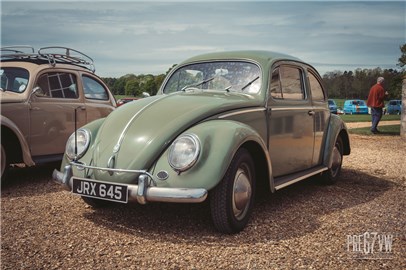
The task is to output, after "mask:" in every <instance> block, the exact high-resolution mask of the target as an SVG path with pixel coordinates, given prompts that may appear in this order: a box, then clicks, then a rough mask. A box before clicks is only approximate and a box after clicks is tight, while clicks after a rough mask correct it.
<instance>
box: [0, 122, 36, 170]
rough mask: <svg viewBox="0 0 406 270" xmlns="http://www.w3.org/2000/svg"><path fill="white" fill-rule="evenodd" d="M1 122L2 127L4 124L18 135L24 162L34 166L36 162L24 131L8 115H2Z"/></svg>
mask: <svg viewBox="0 0 406 270" xmlns="http://www.w3.org/2000/svg"><path fill="white" fill-rule="evenodd" d="M0 122H1V126H2V127H3V126H4V127H7V128H8V129H10V130H11V131H12V132H13V133H14V135H15V136H16V137H17V139H18V141H19V143H20V146H21V151H22V157H23V161H24V163H25V164H26V165H27V166H34V165H35V162H34V161H33V160H32V158H31V152H30V148H29V146H28V142H27V140H26V139H25V137H24V135H23V133H22V132H21V131H20V129H19V128H18V127H17V126H16V124H14V122H13V121H11V120H10V119H8V118H7V117H5V116H3V115H0Z"/></svg>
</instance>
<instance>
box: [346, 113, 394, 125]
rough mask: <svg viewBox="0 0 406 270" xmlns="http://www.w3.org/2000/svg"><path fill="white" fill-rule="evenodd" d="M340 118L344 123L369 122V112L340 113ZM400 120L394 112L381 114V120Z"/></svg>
mask: <svg viewBox="0 0 406 270" xmlns="http://www.w3.org/2000/svg"><path fill="white" fill-rule="evenodd" d="M340 117H341V119H343V121H344V122H346V123H351V122H371V115H369V114H352V115H351V114H342V115H340ZM395 120H400V115H396V114H386V115H383V116H382V119H381V121H395Z"/></svg>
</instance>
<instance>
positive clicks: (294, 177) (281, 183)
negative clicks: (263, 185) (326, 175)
mask: <svg viewBox="0 0 406 270" xmlns="http://www.w3.org/2000/svg"><path fill="white" fill-rule="evenodd" d="M327 170H328V168H327V167H325V166H318V167H315V168H313V169H310V170H306V171H302V172H298V173H294V174H290V175H286V176H282V177H278V178H275V190H279V189H281V188H284V187H287V186H290V185H292V184H294V183H296V182H299V181H302V180H304V179H306V178H309V177H310V176H313V175H316V174H318V173H322V172H324V171H327Z"/></svg>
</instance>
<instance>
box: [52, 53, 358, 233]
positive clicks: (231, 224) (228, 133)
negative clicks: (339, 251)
mask: <svg viewBox="0 0 406 270" xmlns="http://www.w3.org/2000/svg"><path fill="white" fill-rule="evenodd" d="M205 72H206V73H207V74H205ZM208 73H210V74H211V75H208ZM239 76H241V78H240V77H239ZM295 76H296V77H295ZM180 78H182V79H180ZM309 78H310V79H309ZM186 81H187V82H186ZM231 82H235V85H234V84H231ZM237 84H238V87H237V86H236V85H237ZM295 86H296V88H295ZM312 87H313V88H314V89H313V88H312ZM292 89H293V90H292ZM316 90H317V91H318V92H317V94H316ZM295 91H296V92H295ZM320 93H321V94H320ZM82 130H86V132H84V133H87V134H88V138H87V139H85V140H86V143H84V146H83V149H84V150H83V151H82V150H81V153H79V155H78V153H77V152H75V153H74V156H72V153H71V155H70V156H71V157H70V158H69V157H68V155H67V154H65V158H64V161H63V164H62V167H61V171H55V172H54V175H53V178H54V179H55V180H56V181H57V182H59V183H62V184H64V185H65V186H66V188H67V189H69V190H73V189H75V187H76V189H77V190H78V191H83V188H82V186H80V187H78V186H75V187H73V186H74V185H73V179H74V178H77V179H80V181H85V182H86V181H87V180H89V183H91V184H88V186H89V190H88V191H86V192H84V193H80V192H79V195H82V198H84V200H85V201H86V202H87V203H89V204H91V205H93V206H101V205H102V204H103V202H105V201H106V200H111V201H116V200H115V199H116V198H118V197H120V199H121V196H122V194H119V191H121V189H122V188H121V187H122V186H124V187H126V189H125V192H126V195H125V196H128V198H127V197H126V200H125V202H127V201H128V202H129V201H137V202H139V203H142V204H143V203H147V202H150V201H161V202H187V203H197V202H202V201H204V200H205V199H207V197H209V199H210V201H211V202H210V203H211V210H212V217H213V222H214V225H215V227H216V228H217V229H218V230H220V231H222V232H224V233H235V232H238V231H241V230H242V229H243V228H244V227H245V226H246V224H247V222H248V219H249V216H250V213H251V211H252V204H253V203H252V202H253V200H254V197H255V189H256V186H261V187H262V186H266V187H268V188H269V189H270V190H271V191H272V192H274V191H275V190H278V189H280V188H283V187H285V186H288V185H290V184H293V183H295V182H297V181H300V180H302V179H305V178H308V177H310V176H312V175H316V174H323V176H324V179H325V180H326V181H327V182H335V181H336V180H337V178H338V176H339V173H340V169H341V164H342V156H343V155H348V154H349V153H350V142H349V137H348V133H347V129H346V127H345V124H344V123H343V122H342V120H341V119H340V118H339V117H337V116H336V115H332V114H330V112H329V108H328V102H327V93H326V92H325V91H324V89H323V86H322V80H321V78H320V76H319V75H318V73H317V71H316V70H315V69H314V68H313V67H311V66H310V65H307V64H305V63H303V62H302V61H300V60H298V59H297V58H293V57H290V56H288V55H283V54H276V53H272V52H264V51H239V52H227V53H213V54H205V55H201V56H197V57H193V58H190V59H188V60H186V61H184V62H183V63H181V64H179V65H178V66H176V67H175V68H174V69H173V70H172V71H171V73H170V74H168V76H167V78H166V79H165V81H164V83H163V84H162V87H161V89H160V90H159V92H158V94H157V95H156V96H153V97H148V98H144V99H141V100H137V101H136V102H131V103H130V104H128V105H126V106H122V107H120V108H118V109H116V110H115V111H114V112H113V113H111V114H110V115H109V116H108V117H107V118H104V119H99V120H97V121H94V122H92V123H90V124H88V125H86V126H84V127H83V128H82ZM81 134H82V133H81ZM74 137H75V136H74V135H72V136H71V139H70V141H68V145H69V144H70V145H74V143H75V144H78V141H79V140H80V138H82V137H83V136H82V137H80V136H79V137H80V138H79V139H78V138H77V137H78V135H76V139H73V138H74ZM177 140H179V143H178V141H177ZM186 142H187V143H186ZM185 145H186V146H185ZM67 147H68V146H67ZM67 149H68V148H67ZM70 149H73V148H72V147H71V148H70ZM178 149H180V150H178ZM67 151H68V150H67ZM178 156H179V157H178ZM180 156H181V157H180ZM183 159H186V160H187V164H186V165H185V166H183V167H182V168H181V169H179V168H178V167H177V166H178V165H173V163H174V162H175V163H176V162H178V160H181V161H183ZM181 161H179V163H180V162H181ZM78 183H79V182H78ZM95 183H97V186H96V184H95ZM103 183H104V184H105V185H107V189H108V190H107V191H110V196H108V195H106V192H105V191H104V190H102V189H105V188H106V187H105V185H103ZM82 184H83V183H82V182H80V185H82ZM100 184H101V185H102V187H100ZM92 185H94V187H93V189H100V190H101V191H102V192H101V194H100V190H91V189H90V188H91V187H90V186H92ZM116 191H117V194H116V193H115V192H116ZM73 192H74V193H76V194H78V192H77V191H74V190H73ZM208 194H210V196H208ZM115 195H117V196H115Z"/></svg>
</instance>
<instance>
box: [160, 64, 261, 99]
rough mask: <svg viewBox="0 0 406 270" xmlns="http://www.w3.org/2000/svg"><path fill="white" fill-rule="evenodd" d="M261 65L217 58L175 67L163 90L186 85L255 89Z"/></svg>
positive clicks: (208, 88)
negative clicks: (178, 67)
mask: <svg viewBox="0 0 406 270" xmlns="http://www.w3.org/2000/svg"><path fill="white" fill-rule="evenodd" d="M260 87H261V70H260V68H259V67H258V66H257V65H255V64H253V63H248V62H242V61H219V62H205V63H197V64H192V65H188V66H184V67H181V68H180V69H178V70H176V71H175V72H174V73H173V74H172V76H171V77H170V78H169V80H168V81H167V83H166V85H165V88H164V90H163V92H164V93H165V94H168V93H172V92H176V91H187V90H188V89H196V88H197V89H206V90H220V91H234V92H244V93H258V91H259V89H260Z"/></svg>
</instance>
